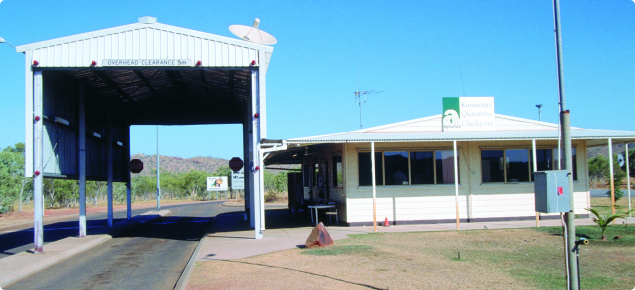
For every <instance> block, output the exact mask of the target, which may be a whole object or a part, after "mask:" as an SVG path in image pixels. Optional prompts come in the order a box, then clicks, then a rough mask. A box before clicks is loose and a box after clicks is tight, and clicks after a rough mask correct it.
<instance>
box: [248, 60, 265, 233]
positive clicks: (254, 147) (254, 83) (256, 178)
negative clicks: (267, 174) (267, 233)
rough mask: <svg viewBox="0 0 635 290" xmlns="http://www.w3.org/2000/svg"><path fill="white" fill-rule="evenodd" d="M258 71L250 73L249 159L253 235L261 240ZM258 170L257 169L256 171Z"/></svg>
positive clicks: (262, 205) (262, 195)
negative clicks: (250, 130) (250, 164)
mask: <svg viewBox="0 0 635 290" xmlns="http://www.w3.org/2000/svg"><path fill="white" fill-rule="evenodd" d="M259 76H260V70H259V69H254V70H252V71H251V112H252V113H253V115H252V116H251V128H252V133H251V138H250V141H251V142H250V143H251V144H249V145H250V152H249V159H250V160H251V161H252V162H253V166H254V167H253V168H252V172H251V174H252V176H253V183H252V184H251V188H252V189H253V190H252V192H253V195H252V196H251V197H252V198H253V201H252V205H253V208H252V210H251V212H252V217H253V224H254V233H255V239H262V238H263V229H262V222H263V216H262V214H263V213H264V206H265V205H264V203H263V200H264V188H262V187H260V185H261V176H262V172H260V171H261V170H262V169H261V167H262V164H259V163H260V160H259V158H258V156H259V155H260V119H259V118H257V117H256V116H255V114H256V113H258V109H259V108H258V105H259V104H258V99H259V94H260V82H259ZM256 168H258V169H256Z"/></svg>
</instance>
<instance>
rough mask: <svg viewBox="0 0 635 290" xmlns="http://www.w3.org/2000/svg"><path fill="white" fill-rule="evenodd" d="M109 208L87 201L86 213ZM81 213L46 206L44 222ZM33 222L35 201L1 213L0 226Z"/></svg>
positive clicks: (151, 204) (153, 203)
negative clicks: (19, 208) (19, 209)
mask: <svg viewBox="0 0 635 290" xmlns="http://www.w3.org/2000/svg"><path fill="white" fill-rule="evenodd" d="M187 202H195V201H191V200H176V199H175V200H161V205H169V204H178V203H187ZM156 204H157V201H156V200H146V201H141V200H137V201H135V202H134V203H132V208H133V209H138V208H153V207H155V206H156ZM107 208H108V205H107V202H106V201H99V202H98V203H97V205H96V206H94V205H93V203H92V202H88V203H86V213H87V214H91V213H95V212H102V211H106V210H107ZM113 209H114V210H125V209H126V204H119V205H114V206H113ZM77 214H79V207H74V208H44V222H46V221H48V220H50V219H55V218H60V217H63V216H71V215H77ZM29 222H30V223H32V222H33V203H30V204H29V205H22V212H19V211H18V206H15V211H13V212H8V213H4V214H0V228H4V227H11V226H15V225H21V224H25V223H29Z"/></svg>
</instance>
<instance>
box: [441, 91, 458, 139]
mask: <svg viewBox="0 0 635 290" xmlns="http://www.w3.org/2000/svg"><path fill="white" fill-rule="evenodd" d="M459 100H460V99H459V98H443V117H442V119H443V121H442V127H443V131H460V130H461V107H460V106H459Z"/></svg>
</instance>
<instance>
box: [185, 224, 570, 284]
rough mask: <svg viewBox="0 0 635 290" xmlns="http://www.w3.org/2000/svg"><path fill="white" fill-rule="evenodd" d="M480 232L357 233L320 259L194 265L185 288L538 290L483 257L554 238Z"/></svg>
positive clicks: (305, 254)
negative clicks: (459, 256) (194, 267)
mask: <svg viewBox="0 0 635 290" xmlns="http://www.w3.org/2000/svg"><path fill="white" fill-rule="evenodd" d="M479 232H483V231H473V232H434V233H433V232H428V233H404V234H370V235H355V236H353V237H351V238H349V239H345V240H341V241H336V243H335V246H334V247H333V250H332V251H331V250H327V251H326V252H325V253H320V252H319V250H317V251H315V250H312V249H292V250H286V251H280V252H275V253H270V254H266V255H261V256H255V257H250V258H245V259H240V260H234V261H211V262H198V263H197V265H196V269H195V271H194V273H193V274H192V276H191V278H190V282H189V284H188V289H247V288H252V287H257V288H263V289H367V288H370V289H424V288H425V289H537V288H539V287H538V286H537V285H535V284H533V283H532V282H531V280H530V279H522V278H518V277H517V276H516V275H514V274H513V273H510V268H509V266H508V265H509V264H508V262H509V261H507V259H505V258H503V259H502V260H500V261H499V260H498V259H490V258H491V257H489V256H488V252H489V251H497V252H504V253H508V254H511V253H513V252H514V251H515V250H516V249H517V247H519V246H514V245H523V246H525V245H533V246H539V240H543V239H545V238H547V239H554V238H552V237H550V236H549V235H545V234H542V233H538V232H535V231H532V230H501V231H488V232H487V233H486V234H480V233H479ZM558 241H561V240H560V239H557V238H556V239H555V240H554V241H553V242H555V243H556V244H557V243H558ZM329 251H331V252H332V253H329ZM312 252H316V253H315V254H314V253H312ZM459 252H461V254H460V255H461V258H460V259H459V258H458V255H459ZM526 257H529V256H526ZM559 261H560V260H559ZM559 264H560V265H561V264H562V263H561V261H560V262H559ZM536 266H540V265H536ZM560 272H561V273H562V275H564V271H562V270H560Z"/></svg>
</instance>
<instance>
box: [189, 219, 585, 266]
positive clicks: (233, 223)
mask: <svg viewBox="0 0 635 290" xmlns="http://www.w3.org/2000/svg"><path fill="white" fill-rule="evenodd" d="M265 215H266V216H265V221H266V225H265V228H266V230H265V233H264V238H263V239H261V240H256V239H254V230H253V229H251V228H250V227H249V224H248V222H247V221H245V220H244V215H243V214H236V213H230V214H223V215H219V216H217V217H216V221H215V224H214V227H213V228H212V231H211V232H210V233H208V235H207V237H206V238H205V239H204V241H203V243H204V244H203V248H202V249H201V251H200V254H199V255H198V257H197V261H211V260H233V259H240V258H245V257H250V256H255V255H261V254H266V253H271V252H275V251H281V250H286V249H293V248H296V247H298V246H303V245H304V243H305V242H306V239H307V237H308V236H309V234H310V233H311V230H312V229H313V227H312V226H311V225H310V220H308V217H307V219H306V220H305V219H304V218H303V217H296V218H295V219H292V218H290V217H289V215H288V213H287V211H286V210H268V211H266V213H265ZM594 224H595V223H594V222H593V219H591V218H584V219H576V225H577V226H580V225H594ZM325 226H326V229H327V231H328V232H329V234H330V235H331V238H333V240H341V239H345V238H347V237H348V235H351V234H367V233H372V232H373V227H372V226H370V227H340V226H335V224H333V225H330V226H329V225H328V222H327V224H325ZM535 226H536V221H535V220H531V221H506V222H473V223H461V224H460V230H462V231H465V230H482V229H486V228H487V229H511V228H530V227H535ZM540 226H541V227H554V226H561V222H560V219H549V220H541V221H540ZM454 230H456V223H447V224H417V225H398V226H390V227H381V226H378V227H377V232H378V233H403V232H424V231H454Z"/></svg>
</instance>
